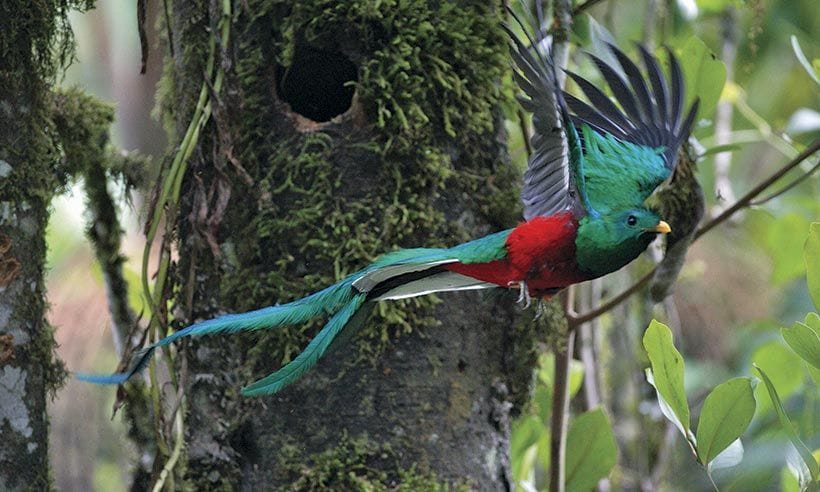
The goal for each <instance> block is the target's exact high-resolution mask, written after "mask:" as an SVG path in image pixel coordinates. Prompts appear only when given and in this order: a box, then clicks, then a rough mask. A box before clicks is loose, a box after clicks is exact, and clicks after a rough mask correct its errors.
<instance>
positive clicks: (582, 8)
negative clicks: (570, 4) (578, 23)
mask: <svg viewBox="0 0 820 492" xmlns="http://www.w3.org/2000/svg"><path fill="white" fill-rule="evenodd" d="M601 2H603V0H587V1H586V2H584V3H582V4H581V5H578V6H577V7H575V8H574V9H572V16H573V17H575V16H577V15H580V14H582V13H583V12H584V11H585V10H587V9H589V8H590V7H594V6H595V5H596V4H599V3H601Z"/></svg>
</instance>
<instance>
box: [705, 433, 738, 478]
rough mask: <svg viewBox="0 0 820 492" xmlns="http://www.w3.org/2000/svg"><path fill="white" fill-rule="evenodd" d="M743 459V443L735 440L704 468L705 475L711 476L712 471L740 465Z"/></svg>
mask: <svg viewBox="0 0 820 492" xmlns="http://www.w3.org/2000/svg"><path fill="white" fill-rule="evenodd" d="M742 459H743V443H742V442H740V439H735V440H734V441H732V442H731V443H730V444H729V446H727V447H726V449H724V450H723V451H721V452H720V453H719V454H718V455H717V456H715V457H714V459H713V460H712V461H710V462H709V464H708V465H707V466H706V473H708V474H709V476H710V477H711V476H712V470H717V469H719V468H729V467H732V466H735V465H737V464H739V463H740V461H741V460H742Z"/></svg>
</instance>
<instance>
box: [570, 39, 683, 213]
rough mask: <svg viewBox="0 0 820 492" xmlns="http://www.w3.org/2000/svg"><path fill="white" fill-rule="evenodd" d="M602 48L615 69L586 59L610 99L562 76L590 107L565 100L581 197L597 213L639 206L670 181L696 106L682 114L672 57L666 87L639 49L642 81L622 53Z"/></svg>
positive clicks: (679, 83) (675, 63) (589, 85)
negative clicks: (577, 149)
mask: <svg viewBox="0 0 820 492" xmlns="http://www.w3.org/2000/svg"><path fill="white" fill-rule="evenodd" d="M608 46H609V49H610V51H611V52H612V54H613V55H614V57H615V59H616V60H617V63H618V65H619V66H617V67H614V66H611V65H609V64H607V63H606V62H605V61H603V60H602V59H601V58H598V57H596V56H594V55H591V54H590V55H589V57H590V58H591V59H592V61H593V63H594V64H595V66H596V67H597V68H598V71H599V72H600V73H601V75H602V76H603V78H604V80H605V81H606V83H607V85H608V86H609V88H610V90H611V91H612V94H613V96H614V99H615V100H614V101H613V100H612V99H610V98H609V97H607V96H606V95H605V94H604V93H603V92H602V91H601V90H600V89H599V88H598V87H596V86H595V85H594V84H592V83H591V82H589V81H588V80H586V79H584V78H583V77H581V76H580V75H578V74H575V73H571V72H567V73H568V75H569V76H570V77H571V78H572V79H573V80H574V81H575V82H576V83H577V84H578V86H579V87H580V88H581V91H583V93H584V95H585V96H586V98H587V100H588V101H589V102H588V103H586V102H584V101H581V100H580V99H578V98H577V97H575V96H573V95H571V94H568V93H564V98H565V100H566V102H567V105H568V106H569V108H570V110H571V112H572V116H571V118H572V122H573V125H574V126H575V127H576V128H577V129H578V130H579V133H580V137H581V145H582V147H583V154H584V163H585V167H584V177H585V181H586V191H587V194H588V196H589V200H590V202H591V204H592V206H593V207H594V208H595V209H597V210H599V211H601V212H605V211H606V210H615V209H624V208H632V207H636V206H640V205H641V204H642V203H643V202H644V200H646V198H647V197H648V196H649V195H651V194H652V192H653V191H654V190H655V188H657V187H658V185H660V184H661V183H662V182H663V181H664V180H665V179H666V178H668V177H669V176H670V174H671V173H672V171H673V170H674V168H675V164H676V163H677V156H678V149H679V148H680V146H681V144H682V143H683V142H684V141H685V140H686V139H687V138H688V137H689V133H690V131H691V129H692V124H693V122H694V119H695V114H697V105H698V101H695V103H694V104H693V105H692V107H691V108H690V109H689V112H688V113H687V114H686V115H684V112H683V101H684V86H683V74H682V72H681V69H680V65H679V64H678V61H677V59H676V58H675V56H674V55H673V54H672V52H671V51H668V54H669V80H667V77H666V76H665V75H664V74H663V72H662V71H661V69H660V65H659V63H658V60H657V59H656V58H655V57H654V56H652V55H651V54H650V53H649V52H648V51H647V50H646V49H645V48H644V47H643V46H638V48H639V51H640V53H641V58H642V60H643V64H644V67H645V68H646V76H644V75H643V74H642V73H641V71H640V69H639V68H638V67H637V65H635V63H633V62H632V61H631V60H630V59H629V57H627V56H626V55H625V54H624V53H623V52H622V51H621V50H619V49H618V48H617V47H615V46H614V45H611V44H610V45H608ZM621 74H624V76H622V75H621ZM624 77H626V78H624ZM616 102H617V104H616Z"/></svg>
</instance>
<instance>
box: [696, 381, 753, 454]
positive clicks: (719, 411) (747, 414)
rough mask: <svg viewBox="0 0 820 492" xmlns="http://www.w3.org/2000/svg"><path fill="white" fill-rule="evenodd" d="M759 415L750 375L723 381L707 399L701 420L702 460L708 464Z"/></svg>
mask: <svg viewBox="0 0 820 492" xmlns="http://www.w3.org/2000/svg"><path fill="white" fill-rule="evenodd" d="M754 414H755V398H754V390H753V388H752V380H751V379H750V378H734V379H730V380H728V381H726V382H725V383H721V384H719V385H717V386H716V387H715V389H713V390H712V392H711V393H709V396H707V397H706V400H705V401H704V402H703V408H702V409H701V411H700V418H699V419H698V432H697V443H698V445H697V450H698V459H699V460H700V462H701V463H703V464H704V465H708V464H709V463H711V462H712V460H713V459H715V457H716V456H717V455H718V454H720V453H721V452H722V451H723V450H724V449H726V448H727V447H728V446H729V445H730V444H732V442H733V441H735V440H736V439H737V438H739V437H740V435H741V434H743V432H744V431H745V430H746V428H747V427H749V423H750V422H751V421H752V417H753V416H754Z"/></svg>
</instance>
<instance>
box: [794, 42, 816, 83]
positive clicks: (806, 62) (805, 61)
mask: <svg viewBox="0 0 820 492" xmlns="http://www.w3.org/2000/svg"><path fill="white" fill-rule="evenodd" d="M791 40H792V49H793V50H794V56H796V57H797V61H799V62H800V64H801V65H803V68H804V69H805V70H806V72H807V73H808V74H809V76H810V77H811V78H812V79H814V81H815V82H817V83H818V84H820V77H818V76H817V72H816V71H815V69H814V67H813V66H812V65H811V63H809V60H808V58H806V54H805V53H803V48H801V47H800V43H798V42H797V36H795V35H792V37H791Z"/></svg>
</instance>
